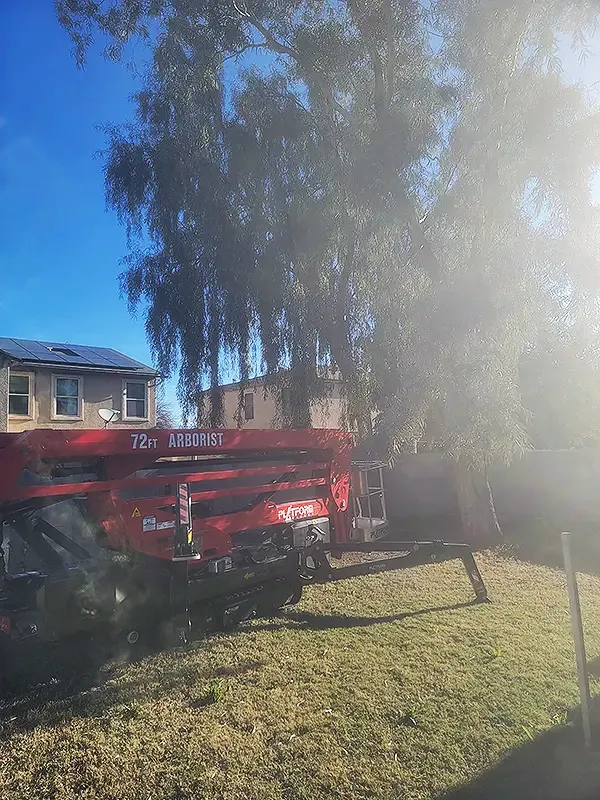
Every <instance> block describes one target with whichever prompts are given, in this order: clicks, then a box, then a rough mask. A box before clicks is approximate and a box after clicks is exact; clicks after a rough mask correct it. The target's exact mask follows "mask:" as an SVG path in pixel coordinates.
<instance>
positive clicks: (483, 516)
mask: <svg viewBox="0 0 600 800" xmlns="http://www.w3.org/2000/svg"><path fill="white" fill-rule="evenodd" d="M454 481H455V486H456V497H457V500H458V508H459V511H460V518H461V522H462V530H463V536H464V539H465V541H466V542H469V544H472V545H481V546H488V545H493V544H498V542H500V541H501V540H502V530H501V528H500V525H499V524H498V518H497V517H496V509H495V508H494V498H493V496H492V490H491V487H490V484H489V481H488V478H487V474H486V473H485V472H477V471H475V470H473V469H471V468H470V467H469V466H468V464H467V463H466V462H465V460H464V459H458V461H456V463H455V467H454Z"/></svg>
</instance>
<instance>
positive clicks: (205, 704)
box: [0, 554, 600, 800]
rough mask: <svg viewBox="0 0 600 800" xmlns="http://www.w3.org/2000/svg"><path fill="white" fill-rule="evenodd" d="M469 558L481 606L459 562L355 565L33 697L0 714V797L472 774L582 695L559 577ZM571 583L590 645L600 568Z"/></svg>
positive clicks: (422, 792) (397, 788) (330, 792)
mask: <svg viewBox="0 0 600 800" xmlns="http://www.w3.org/2000/svg"><path fill="white" fill-rule="evenodd" d="M478 561H479V563H480V566H481V571H482V573H483V575H484V578H485V580H486V582H487V584H488V588H489V591H490V596H491V597H492V599H493V604H492V605H483V606H469V605H463V606H461V605H460V604H462V603H465V604H466V603H468V602H469V601H470V599H471V595H470V587H469V584H468V581H467V578H466V576H465V575H464V573H463V572H462V568H461V565H460V564H455V563H448V564H444V565H436V566H426V567H419V568H416V569H413V570H408V571H406V572H398V573H395V574H394V573H388V574H384V575H379V576H368V577H364V578H356V579H353V580H350V581H348V582H344V583H339V584H331V585H326V586H318V587H313V588H311V589H309V590H307V591H306V593H305V598H304V599H303V601H302V603H301V605H299V606H297V607H295V608H293V609H290V610H288V611H286V612H285V613H284V614H283V615H282V616H281V617H279V618H277V619H272V620H257V621H255V622H252V623H250V624H248V625H246V626H244V627H243V628H241V629H240V630H238V631H237V632H236V633H233V634H231V635H220V636H215V637H213V638H211V639H208V640H207V641H205V642H202V643H198V644H195V645H192V646H190V647H188V648H186V649H183V650H179V651H173V652H168V653H162V654H159V655H153V656H149V657H147V658H145V659H143V660H141V661H139V662H138V663H135V664H128V665H122V666H119V667H118V668H116V669H113V670H112V671H110V670H108V669H107V668H105V669H104V670H101V671H100V672H99V673H98V674H96V675H94V676H93V680H91V681H90V685H89V686H88V688H87V689H85V690H84V691H79V692H76V693H75V694H74V695H72V696H68V694H69V693H68V692H67V693H66V694H63V695H60V693H58V694H57V695H56V696H55V699H54V700H49V701H48V702H44V703H43V704H41V705H39V706H37V705H36V703H35V697H33V698H31V696H30V697H29V699H28V702H27V703H26V704H25V705H23V704H21V705H19V704H17V705H15V706H14V707H13V709H12V712H11V711H10V710H9V711H8V712H7V713H6V714H5V715H4V717H3V722H2V725H3V742H2V747H1V749H0V797H7V798H8V797H11V798H15V800H17V799H18V798H28V799H29V798H57V799H59V798H60V799H61V800H62V798H65V800H66V798H76V797H77V798H106V800H109V799H110V798H114V800H117V799H118V800H129V799H130V798H131V799H132V800H133V798H169V799H170V800H176V798H177V799H178V800H182V799H183V798H203V799H204V800H213V799H214V800H216V798H220V799H221V798H222V799H223V800H242V799H244V800H246V799H247V800H276V799H277V800H279V799H282V800H283V798H285V800H309V799H310V800H316V799H317V798H333V797H335V798H348V799H350V798H352V799H353V800H356V799H357V798H374V797H377V798H407V799H410V798H430V797H433V796H436V795H438V794H440V793H442V792H444V791H447V790H449V789H451V788H452V787H456V786H459V785H461V784H464V783H467V782H469V781H471V780H472V779H473V778H474V776H475V775H476V774H477V773H479V772H481V771H484V770H486V769H488V768H490V767H491V766H492V765H493V764H494V763H495V762H497V760H498V759H500V758H501V757H502V756H503V755H504V754H505V753H506V752H507V751H509V750H510V749H511V748H514V747H516V746H519V745H525V746H527V744H528V743H530V742H531V741H532V740H535V739H538V737H540V736H542V735H543V734H544V732H546V731H547V730H548V729H551V728H553V727H554V726H557V725H563V724H564V722H565V709H566V708H567V707H569V706H573V705H575V704H576V703H577V684H576V676H575V668H574V657H573V650H572V642H571V636H570V622H569V615H568V602H567V597H566V591H565V587H564V576H563V575H562V574H561V573H560V572H558V571H554V570H551V569H548V568H545V567H538V566H532V565H529V564H524V563H519V562H516V561H511V560H507V559H503V558H498V557H495V556H493V555H490V554H484V555H482V556H479V557H478ZM581 591H582V604H583V610H584V615H585V618H586V634H587V636H588V647H589V651H590V652H589V655H590V657H593V656H594V655H596V654H597V653H599V652H600V619H599V618H598V616H597V615H596V614H595V604H596V600H597V598H598V596H600V579H597V578H593V577H590V576H582V579H581ZM457 604H458V605H457ZM59 683H60V681H58V682H57V685H58V684H59ZM47 688H48V687H45V688H44V689H43V691H42V690H40V691H41V692H42V693H41V694H40V698H42V699H43V698H48V697H50V698H51V697H52V696H53V695H52V693H51V692H50V694H48V693H47ZM594 688H595V687H594ZM43 692H46V694H43ZM40 702H41V700H40ZM482 796H483V795H482ZM502 796H503V795H502V793H501V792H500V790H499V791H498V793H497V797H502ZM507 796H508V795H507Z"/></svg>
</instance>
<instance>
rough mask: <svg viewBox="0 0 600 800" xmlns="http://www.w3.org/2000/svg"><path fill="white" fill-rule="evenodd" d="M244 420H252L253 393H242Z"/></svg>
mask: <svg viewBox="0 0 600 800" xmlns="http://www.w3.org/2000/svg"><path fill="white" fill-rule="evenodd" d="M244 419H245V420H246V422H249V421H250V420H252V419H254V392H244Z"/></svg>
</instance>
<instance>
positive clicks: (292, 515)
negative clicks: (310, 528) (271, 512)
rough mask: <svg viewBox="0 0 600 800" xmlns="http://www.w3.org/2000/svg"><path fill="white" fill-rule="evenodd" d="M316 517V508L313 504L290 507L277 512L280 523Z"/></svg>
mask: <svg viewBox="0 0 600 800" xmlns="http://www.w3.org/2000/svg"><path fill="white" fill-rule="evenodd" d="M314 516H315V507H314V505H312V503H311V504H310V505H307V506H288V507H287V508H280V509H279V510H278V511H277V517H278V519H279V521H280V522H293V521H294V520H295V519H308V518H309V517H314Z"/></svg>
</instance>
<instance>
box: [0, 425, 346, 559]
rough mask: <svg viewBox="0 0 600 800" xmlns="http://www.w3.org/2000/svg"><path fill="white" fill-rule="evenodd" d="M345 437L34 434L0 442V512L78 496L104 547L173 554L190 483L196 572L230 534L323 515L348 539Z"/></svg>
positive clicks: (340, 538) (227, 547) (318, 433)
mask: <svg viewBox="0 0 600 800" xmlns="http://www.w3.org/2000/svg"><path fill="white" fill-rule="evenodd" d="M351 448H352V436H351V434H347V433H344V432H341V431H336V430H302V431H296V430H144V431H139V430H136V431H132V430H121V429H119V430H116V429H105V430H80V431H59V430H35V431H29V432H26V433H21V434H2V435H0V511H1V510H2V507H3V506H4V507H6V506H7V505H8V506H10V505H11V504H18V503H19V501H28V502H31V501H32V500H33V501H38V502H40V503H44V502H46V503H48V502H58V501H61V500H63V499H69V498H73V497H75V496H78V495H82V494H85V495H86V497H87V504H88V507H89V508H90V509H91V510H92V512H93V514H94V517H95V518H96V520H97V521H98V522H99V523H100V524H101V525H102V527H103V529H104V532H105V534H106V538H107V540H108V542H109V544H110V546H112V547H114V548H115V549H119V550H130V551H137V552H140V553H145V554H146V555H150V556H155V557H157V558H163V559H172V558H173V556H174V537H173V532H174V528H175V502H176V492H177V486H178V485H181V484H184V483H185V484H187V485H189V491H190V496H191V502H192V528H193V532H194V540H195V541H196V543H197V549H199V559H198V560H197V562H196V563H197V565H200V564H201V563H202V562H204V561H205V560H206V559H210V558H215V557H221V556H225V555H228V554H229V553H230V551H231V538H232V536H234V535H235V534H237V533H240V532H243V531H249V530H253V529H258V528H261V527H268V526H272V525H278V524H287V523H290V522H294V521H298V520H304V519H316V518H319V517H328V518H329V519H330V521H331V522H332V529H333V531H334V534H333V536H332V538H333V539H334V540H335V541H337V542H346V541H348V538H349V519H348V495H349V489H350V456H351Z"/></svg>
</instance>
